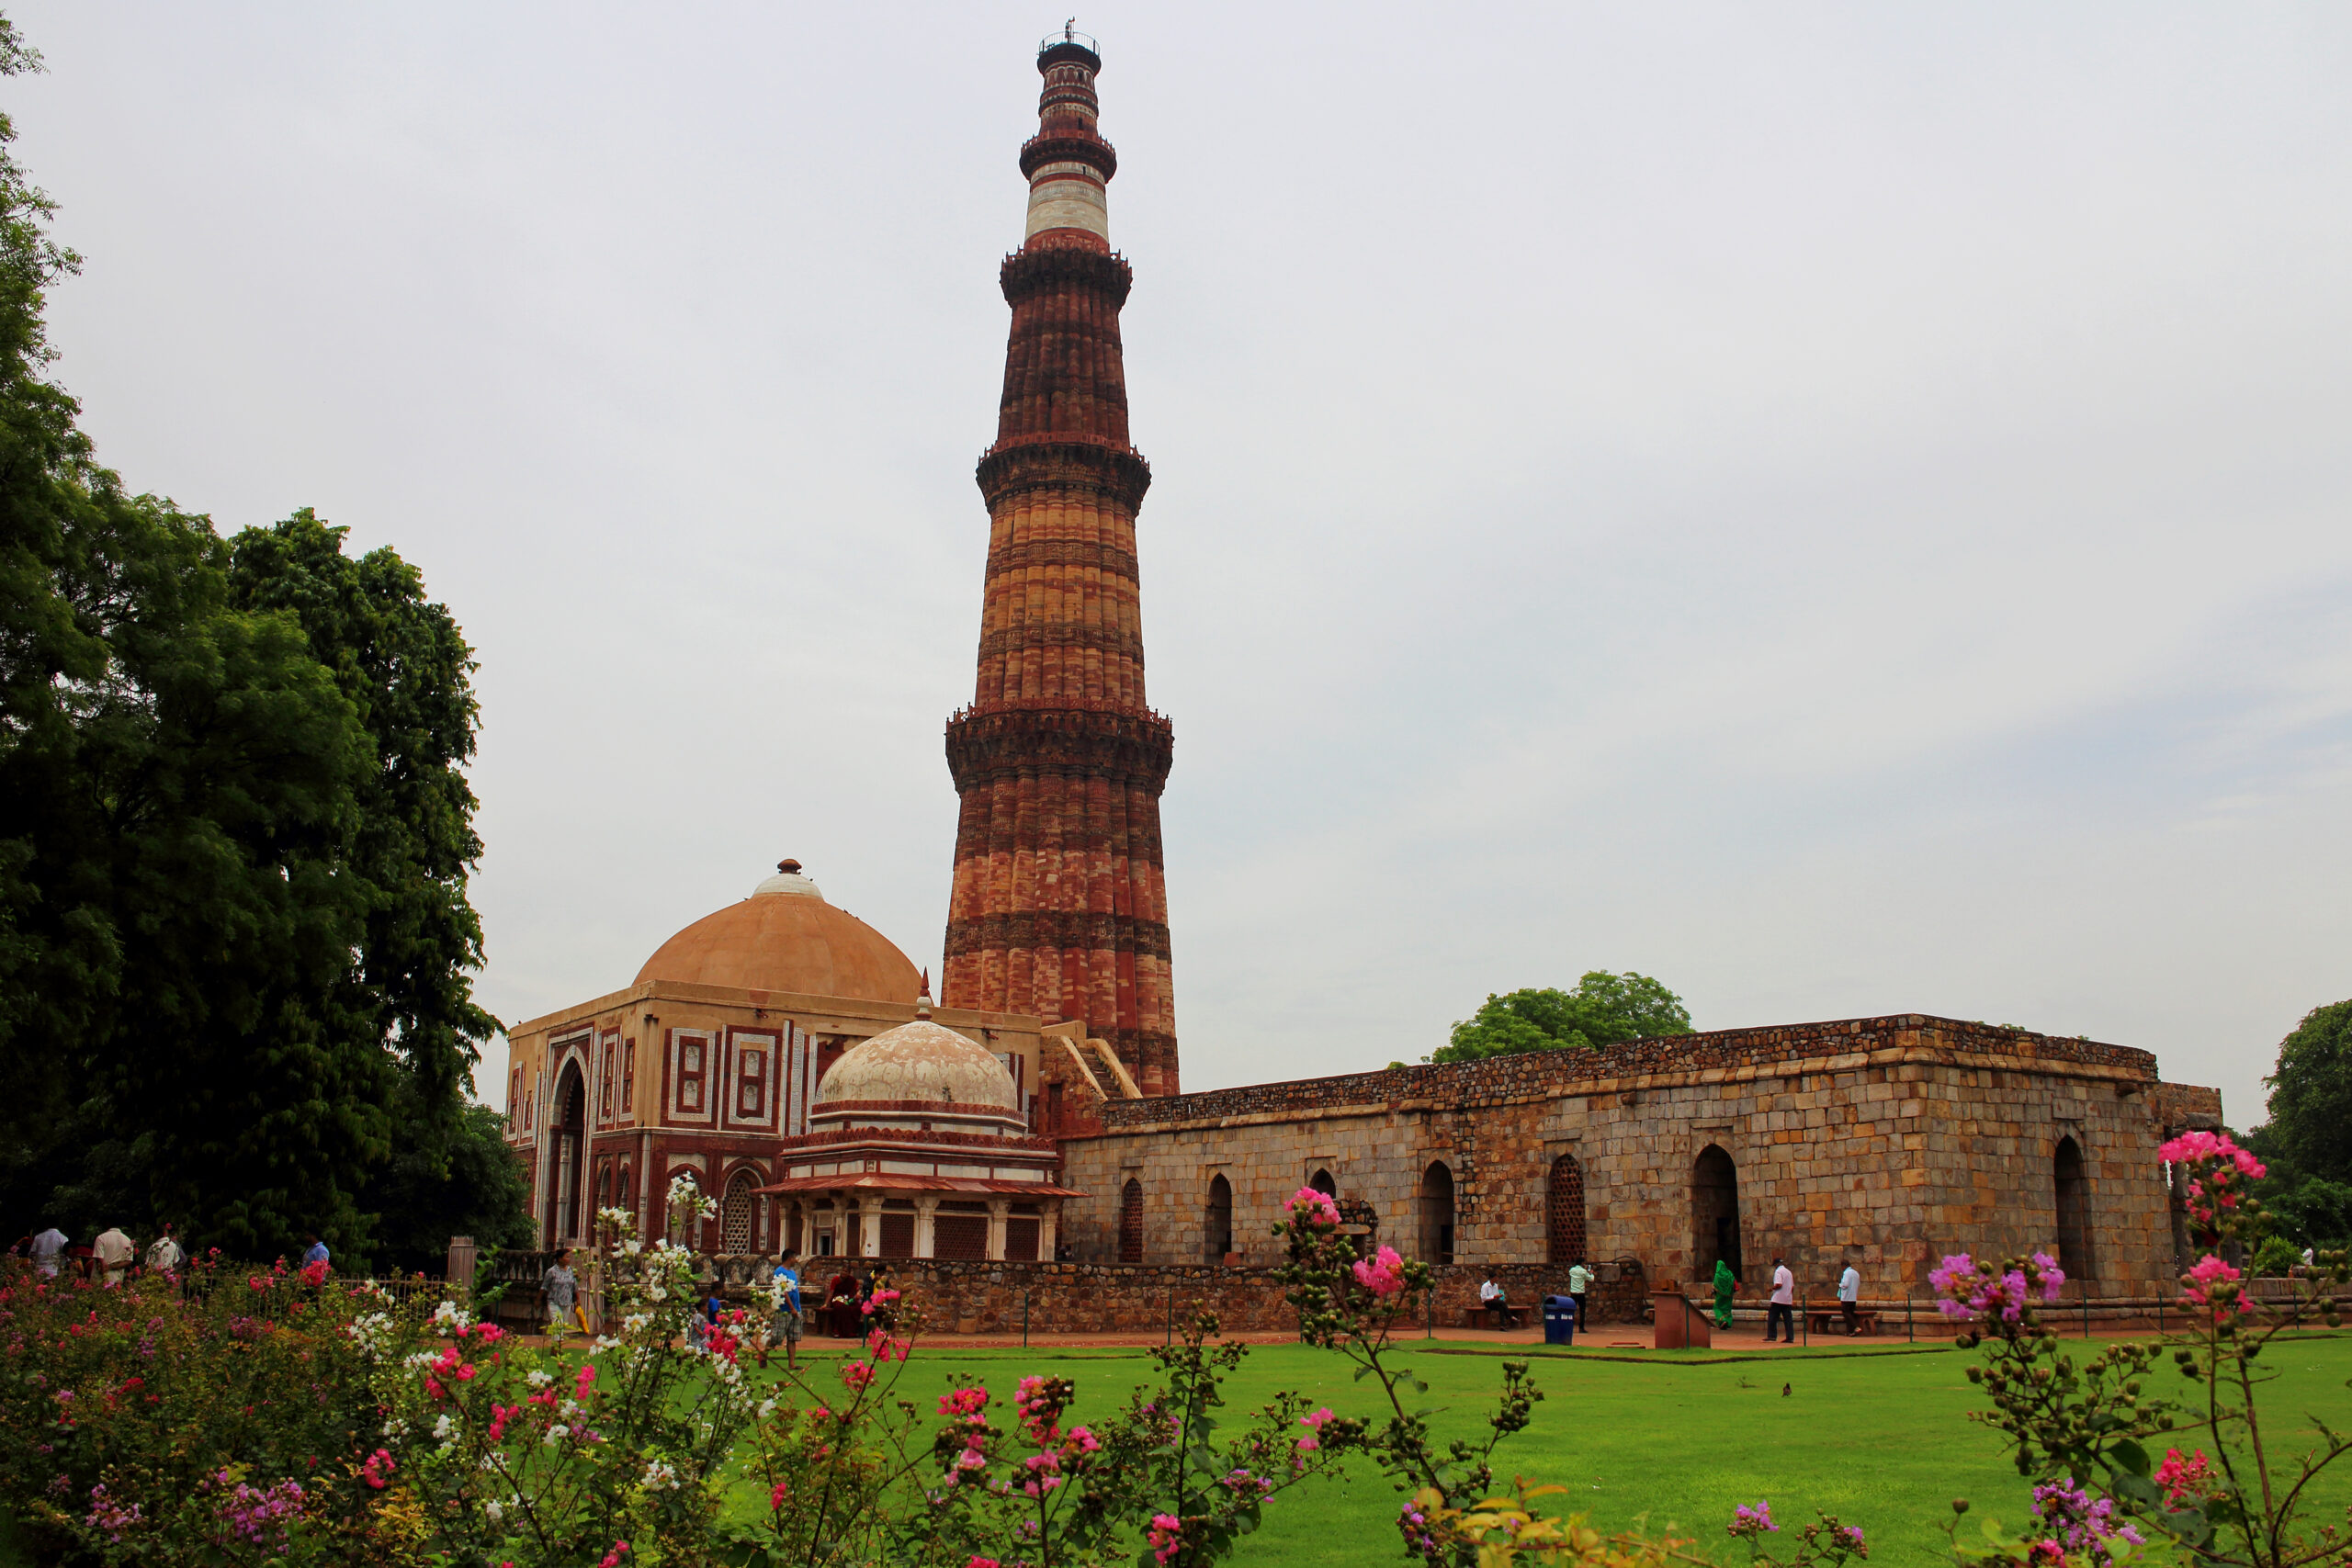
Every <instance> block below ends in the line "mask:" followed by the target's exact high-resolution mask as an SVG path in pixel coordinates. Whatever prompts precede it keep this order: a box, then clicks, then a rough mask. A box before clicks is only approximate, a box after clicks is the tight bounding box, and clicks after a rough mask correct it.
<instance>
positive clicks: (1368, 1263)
mask: <svg viewBox="0 0 2352 1568" xmlns="http://www.w3.org/2000/svg"><path fill="white" fill-rule="evenodd" d="M1355 1276H1356V1283H1357V1284H1359V1285H1362V1286H1363V1288H1364V1289H1365V1290H1367V1291H1370V1292H1372V1293H1373V1294H1374V1295H1375V1296H1393V1295H1395V1294H1397V1292H1399V1291H1401V1290H1403V1289H1404V1288H1405V1260H1404V1259H1403V1258H1399V1257H1398V1256H1397V1249H1396V1248H1395V1247H1382V1248H1381V1249H1380V1253H1379V1256H1378V1257H1376V1258H1371V1259H1369V1260H1364V1259H1358V1260H1357V1263H1356V1266H1355Z"/></svg>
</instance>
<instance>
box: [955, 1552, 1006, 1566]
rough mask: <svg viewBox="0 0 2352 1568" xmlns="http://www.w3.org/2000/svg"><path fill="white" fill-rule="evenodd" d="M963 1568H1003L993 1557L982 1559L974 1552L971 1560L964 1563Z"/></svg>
mask: <svg viewBox="0 0 2352 1568" xmlns="http://www.w3.org/2000/svg"><path fill="white" fill-rule="evenodd" d="M964 1568H1003V1564H1001V1563H1000V1562H997V1560H996V1559H995V1558H993V1557H982V1556H980V1555H979V1554H978V1552H974V1553H973V1554H972V1560H971V1561H970V1562H967V1563H965V1564H964Z"/></svg>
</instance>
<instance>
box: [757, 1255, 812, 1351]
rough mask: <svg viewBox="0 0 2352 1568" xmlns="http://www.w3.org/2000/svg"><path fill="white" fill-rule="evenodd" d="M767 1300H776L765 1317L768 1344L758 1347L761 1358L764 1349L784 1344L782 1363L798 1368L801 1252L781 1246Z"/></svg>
mask: <svg viewBox="0 0 2352 1568" xmlns="http://www.w3.org/2000/svg"><path fill="white" fill-rule="evenodd" d="M772 1280H773V1282H772V1284H771V1285H770V1287H769V1288H770V1290H771V1292H773V1293H772V1294H771V1295H770V1296H769V1300H771V1301H773V1302H775V1303H776V1308H775V1314H773V1315H772V1316H770V1317H769V1319H768V1332H767V1344H766V1345H765V1346H763V1347H762V1348H761V1355H760V1359H761V1361H762V1362H763V1364H764V1363H765V1361H766V1359H767V1351H768V1350H769V1349H772V1348H775V1346H777V1345H782V1346H783V1347H784V1364H785V1366H786V1369H788V1370H789V1371H796V1372H797V1371H799V1370H800V1327H801V1321H802V1320H801V1316H800V1254H799V1253H798V1252H797V1250H795V1249H794V1248H792V1247H786V1248H785V1249H784V1257H783V1258H781V1259H780V1260H779V1261H778V1262H777V1264H776V1266H775V1274H774V1275H773V1276H772Z"/></svg>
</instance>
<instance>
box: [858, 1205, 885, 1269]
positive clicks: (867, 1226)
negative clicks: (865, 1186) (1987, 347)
mask: <svg viewBox="0 0 2352 1568" xmlns="http://www.w3.org/2000/svg"><path fill="white" fill-rule="evenodd" d="M857 1255H858V1256H859V1257H860V1258H879V1257H881V1256H882V1194H880V1193H879V1192H867V1193H863V1194H861V1195H860V1196H859V1198H858V1200H857Z"/></svg>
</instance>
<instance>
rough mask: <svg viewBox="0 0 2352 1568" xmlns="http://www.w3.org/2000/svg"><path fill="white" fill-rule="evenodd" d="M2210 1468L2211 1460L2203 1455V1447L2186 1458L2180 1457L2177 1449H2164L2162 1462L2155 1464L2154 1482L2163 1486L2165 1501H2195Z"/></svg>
mask: <svg viewBox="0 0 2352 1568" xmlns="http://www.w3.org/2000/svg"><path fill="white" fill-rule="evenodd" d="M2212 1468H2213V1461H2211V1460H2210V1459H2208V1458H2206V1457H2205V1450H2203V1449H2199V1450H2197V1452H2196V1453H2195V1455H2193V1456H2192V1457H2190V1458H2188V1459H2183V1458H2182V1457H2181V1453H2180V1450H2178V1449H2166V1450H2165V1461H2164V1463H2162V1464H2160V1465H2158V1466H2156V1473H2155V1483H2156V1484H2157V1485H2158V1486H2161V1487H2163V1488H2164V1493H2165V1502H2167V1503H2184V1502H2195V1501H2197V1500H2199V1498H2201V1497H2202V1496H2203V1495H2204V1494H2205V1483H2206V1482H2207V1480H2208V1479H2209V1478H2210V1477H2211V1474H2212Z"/></svg>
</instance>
